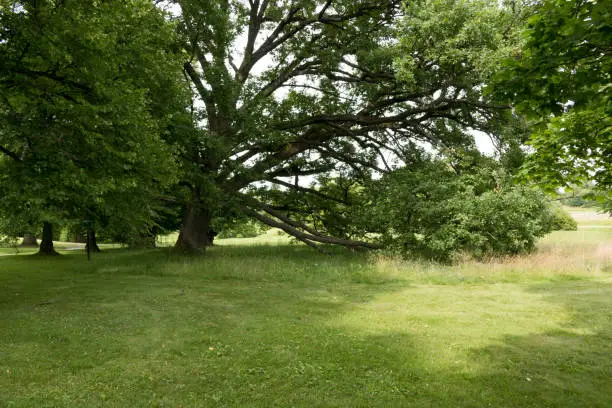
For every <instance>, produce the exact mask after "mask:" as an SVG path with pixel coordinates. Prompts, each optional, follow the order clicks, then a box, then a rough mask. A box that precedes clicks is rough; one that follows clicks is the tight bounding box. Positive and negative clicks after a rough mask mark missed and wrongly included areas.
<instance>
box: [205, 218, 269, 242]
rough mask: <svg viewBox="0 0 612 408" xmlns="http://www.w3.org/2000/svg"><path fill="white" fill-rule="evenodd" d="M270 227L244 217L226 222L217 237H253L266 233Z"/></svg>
mask: <svg viewBox="0 0 612 408" xmlns="http://www.w3.org/2000/svg"><path fill="white" fill-rule="evenodd" d="M269 229H270V228H269V227H268V226H266V225H264V224H262V223H260V222H258V221H256V220H251V219H242V220H236V221H234V222H226V223H224V224H223V226H222V227H221V230H220V232H219V234H218V235H217V238H252V237H256V236H258V235H261V234H263V233H265V232H266V231H267V230H269Z"/></svg>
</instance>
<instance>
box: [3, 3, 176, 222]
mask: <svg viewBox="0 0 612 408" xmlns="http://www.w3.org/2000/svg"><path fill="white" fill-rule="evenodd" d="M20 3H21V5H22V6H21V8H18V9H19V10H21V11H20V12H15V11H14V10H15V9H13V8H11V9H3V10H0V27H2V28H3V31H1V32H0V36H1V37H0V60H1V61H2V63H0V146H3V147H5V148H6V150H8V151H10V152H13V153H14V157H11V159H13V160H9V159H8V158H7V159H5V160H4V163H3V164H4V166H5V170H6V175H7V177H6V178H5V179H4V180H3V182H2V185H1V186H0V188H2V189H3V191H4V193H5V194H4V195H3V198H2V202H1V203H0V205H1V206H2V208H3V209H4V211H5V212H12V211H20V210H19V208H20V207H21V206H22V204H23V203H35V204H36V205H35V206H34V208H33V210H34V211H35V212H36V213H37V214H38V215H37V218H39V219H50V218H51V217H55V218H59V219H74V218H80V217H83V216H85V215H86V214H87V216H88V217H91V216H92V213H98V214H109V215H113V213H115V212H116V211H117V210H118V209H119V208H122V210H125V208H123V205H122V203H120V202H119V201H118V200H129V201H131V204H132V206H131V207H130V206H127V208H128V209H130V208H131V210H130V211H127V212H126V213H125V214H124V216H125V217H126V218H127V219H130V218H131V219H133V220H134V223H138V222H140V223H141V224H142V221H143V219H144V220H147V222H150V219H151V215H150V214H151V212H152V211H151V202H152V200H153V197H154V196H155V195H156V194H159V191H161V189H163V188H164V187H165V186H167V185H168V184H169V183H171V182H174V181H175V179H176V170H175V168H176V166H175V160H174V157H173V149H172V148H171V147H170V146H169V145H168V144H167V143H166V142H165V140H164V138H163V137H164V136H165V135H166V134H167V131H168V129H169V128H171V126H172V124H173V123H178V122H180V120H181V119H180V117H181V115H184V114H185V107H186V105H187V99H186V97H187V91H186V90H185V89H182V88H183V87H184V84H183V83H182V80H181V76H180V74H181V67H182V64H181V61H180V60H178V58H177V55H176V54H173V53H172V52H171V51H170V46H171V44H172V43H173V41H174V34H173V30H172V26H170V25H168V24H167V23H166V21H165V19H164V16H163V15H162V14H161V13H160V12H159V10H157V9H156V8H155V7H154V6H153V5H152V4H150V3H149V2H147V1H144V0H131V1H129V2H120V3H117V2H94V1H74V0H67V1H64V2H52V1H36V2H34V1H23V2H20ZM10 191H14V192H15V193H14V194H12V193H9V192H10ZM130 196H132V197H130ZM9 197H11V198H10V199H9ZM111 197H112V198H111ZM130 214H131V216H130Z"/></svg>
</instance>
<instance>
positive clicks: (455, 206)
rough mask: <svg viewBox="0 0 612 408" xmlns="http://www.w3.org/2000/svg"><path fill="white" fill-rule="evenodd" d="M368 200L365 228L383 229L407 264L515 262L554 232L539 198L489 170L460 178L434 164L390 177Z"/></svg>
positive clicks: (478, 169) (444, 164) (463, 173)
mask: <svg viewBox="0 0 612 408" xmlns="http://www.w3.org/2000/svg"><path fill="white" fill-rule="evenodd" d="M373 192H374V195H373V196H372V212H371V213H370V214H371V215H370V216H369V219H370V222H373V223H374V224H378V225H380V226H381V227H382V228H379V229H380V230H381V231H383V235H382V237H383V240H384V241H385V242H386V243H387V245H388V246H389V247H390V248H393V249H395V250H396V251H398V252H399V253H401V254H403V255H405V256H409V257H423V258H427V259H435V260H439V261H444V262H448V261H452V260H453V259H455V258H456V257H458V256H460V255H463V254H466V253H467V254H469V255H471V256H475V257H477V258H482V257H484V256H491V255H514V254H519V253H524V252H529V251H532V250H533V249H534V247H535V242H536V239H537V238H538V237H541V236H543V235H545V234H546V233H548V232H550V231H551V229H552V223H551V222H552V212H551V208H550V206H549V205H548V203H547V200H546V197H545V196H544V195H543V194H542V193H540V192H538V191H534V190H531V189H529V188H525V187H517V186H512V185H510V184H508V183H507V182H506V180H504V179H503V178H502V179H500V178H498V177H496V175H495V170H494V168H492V167H488V166H480V167H476V168H473V169H470V170H468V169H465V170H463V171H461V172H460V173H459V174H458V173H457V172H456V170H453V169H452V168H451V167H450V166H449V165H448V163H447V162H444V161H433V162H430V163H425V164H424V165H423V166H421V167H420V168H419V169H414V170H411V169H403V170H399V171H396V172H394V173H392V174H391V175H389V176H387V177H385V178H383V179H382V180H381V181H380V183H379V185H378V186H376V187H375V188H374V190H373ZM366 215H368V212H366Z"/></svg>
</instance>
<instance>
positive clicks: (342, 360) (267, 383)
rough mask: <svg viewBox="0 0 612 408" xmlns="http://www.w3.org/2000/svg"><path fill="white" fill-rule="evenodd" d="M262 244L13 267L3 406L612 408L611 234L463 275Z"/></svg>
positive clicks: (602, 232) (570, 238) (1, 377)
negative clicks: (197, 254) (186, 254)
mask: <svg viewBox="0 0 612 408" xmlns="http://www.w3.org/2000/svg"><path fill="white" fill-rule="evenodd" d="M269 238H270V237H267V238H265V240H268V239H269ZM281 238H282V237H280V238H278V239H279V240H280V239H281ZM244 242H247V243H251V244H252V245H238V244H239V243H244ZM255 242H257V240H255V241H254V240H251V241H240V242H237V241H229V240H227V241H220V244H221V245H219V246H217V247H214V248H212V249H211V250H209V251H208V252H207V254H206V255H205V257H203V258H187V259H186V258H176V257H174V256H172V255H171V254H170V252H168V251H167V250H157V251H126V250H118V249H114V250H113V249H110V250H107V251H105V253H102V254H96V255H95V256H94V260H93V261H92V262H90V263H88V262H87V261H86V258H85V256H84V255H83V253H79V254H77V253H66V255H64V256H61V257H56V258H53V259H41V258H39V257H34V256H3V257H0V407H37V408H38V407H149V406H152V407H291V406H296V407H374V406H376V407H488V406H491V407H611V406H612V230H607V229H582V230H579V231H575V232H557V233H554V234H552V235H550V236H549V237H547V238H546V239H544V240H543V241H542V242H541V244H540V247H539V251H538V252H537V253H535V254H532V255H530V256H526V257H521V258H509V259H501V260H500V259H497V260H491V261H489V262H485V263H474V262H466V263H463V264H459V265H455V266H440V265H435V264H427V263H416V262H404V261H398V260H396V259H392V258H387V257H384V256H380V255H362V254H347V253H342V254H339V255H336V256H333V257H329V256H325V255H321V254H318V253H316V252H314V251H312V250H310V249H309V248H305V247H303V246H298V245H286V244H285V245H282V244H278V243H277V244H276V245H254V243H255ZM280 242H282V241H280Z"/></svg>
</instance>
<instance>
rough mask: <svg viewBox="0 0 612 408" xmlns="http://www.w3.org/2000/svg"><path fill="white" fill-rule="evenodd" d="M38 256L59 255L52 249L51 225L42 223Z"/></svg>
mask: <svg viewBox="0 0 612 408" xmlns="http://www.w3.org/2000/svg"><path fill="white" fill-rule="evenodd" d="M38 254H39V255H59V254H58V253H57V252H56V251H55V248H53V225H51V223H50V222H46V221H45V222H44V223H43V233H42V241H41V242H40V247H39V249H38Z"/></svg>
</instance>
